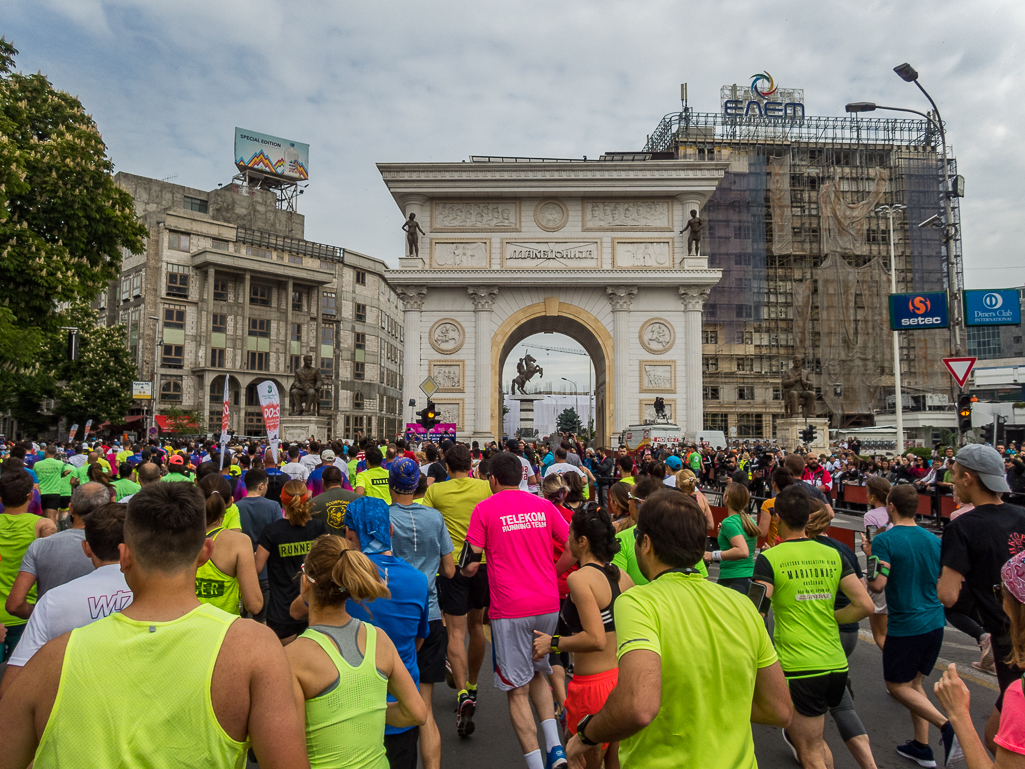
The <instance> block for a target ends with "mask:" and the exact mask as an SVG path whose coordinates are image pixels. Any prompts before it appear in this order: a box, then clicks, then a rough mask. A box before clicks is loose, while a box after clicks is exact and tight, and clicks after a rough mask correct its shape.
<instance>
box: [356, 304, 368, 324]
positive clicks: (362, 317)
mask: <svg viewBox="0 0 1025 769" xmlns="http://www.w3.org/2000/svg"><path fill="white" fill-rule="evenodd" d="M356 320H357V321H359V322H360V323H366V322H367V306H366V305H365V304H359V303H357V304H356Z"/></svg>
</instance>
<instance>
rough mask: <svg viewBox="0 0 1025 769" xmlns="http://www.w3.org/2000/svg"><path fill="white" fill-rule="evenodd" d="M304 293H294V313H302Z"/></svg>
mask: <svg viewBox="0 0 1025 769" xmlns="http://www.w3.org/2000/svg"><path fill="white" fill-rule="evenodd" d="M303 293H304V292H302V291H292V310H293V311H294V312H302V309H303Z"/></svg>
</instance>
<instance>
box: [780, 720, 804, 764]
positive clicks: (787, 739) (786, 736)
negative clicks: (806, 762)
mask: <svg viewBox="0 0 1025 769" xmlns="http://www.w3.org/2000/svg"><path fill="white" fill-rule="evenodd" d="M783 742H785V743H786V744H787V747H788V748H790V752H791V753H793V754H794V761H796V762H797V763H798V765H800V763H801V759H800V758H799V757H798V755H797V748H795V747H794V743H792V742H791V741H790V735H789V734H787V730H786V729H784V730H783Z"/></svg>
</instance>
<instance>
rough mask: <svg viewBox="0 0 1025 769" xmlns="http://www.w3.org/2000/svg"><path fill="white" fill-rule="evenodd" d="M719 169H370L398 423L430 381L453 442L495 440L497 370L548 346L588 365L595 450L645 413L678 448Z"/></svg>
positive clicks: (544, 164)
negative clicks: (391, 261)
mask: <svg viewBox="0 0 1025 769" xmlns="http://www.w3.org/2000/svg"><path fill="white" fill-rule="evenodd" d="M727 167H728V163H724V162H715V161H689V160H652V159H650V158H648V157H646V156H603V157H602V159H600V160H548V159H537V158H471V160H470V161H467V162H461V163H382V164H379V165H378V169H379V170H380V173H381V176H382V177H383V179H384V182H385V184H387V185H388V189H389V191H390V192H391V194H392V196H393V197H394V198H395V202H396V203H397V204H398V207H399V209H400V210H401V212H402V216H401V218H402V219H403V220H405V221H404V222H403V221H401V220H400V218H399V217H398V216H396V244H398V243H400V242H401V243H402V244H403V246H404V254H403V256H402V258H401V259H400V260H399V264H400V266H399V269H397V270H390V271H389V272H388V275H387V278H388V280H389V282H390V283H391V284H392V285H393V286H394V287H395V289H396V291H397V292H398V293H399V296H400V299H401V300H402V303H403V304H402V306H403V311H404V320H405V322H404V341H405V357H404V366H403V374H404V378H403V398H404V400H403V406H404V412H405V413H408V411H409V410H408V408H407V407H406V404H408V403H409V401H410V399H416V400H417V401H418V403H419V404H420V405H421V406H422V404H423V403H424V396H423V394H422V393H421V392H420V391H419V385H420V383H421V382H422V381H423V380H424V379H425V378H426V377H427V376H428V374H430V375H432V376H433V377H434V379H435V381H436V382H437V384H438V387H439V389H438V392H437V394H436V395H434V397H433V400H434V402H435V403H436V405H437V406H438V409H439V411H440V412H441V415H442V418H443V421H452V422H456V423H457V424H458V429H459V434H460V438H465V439H473V440H480V441H486V440H490V439H491V438H501V436H502V397H503V396H502V393H503V382H502V381H501V379H500V376H501V371H502V369H503V365H504V363H505V359H506V357H507V356H508V355H509V353H510V352H511V351H512V349H513V347H514V346H515V345H516V344H518V343H519V342H520V341H522V340H523V339H525V338H526V337H528V336H530V335H532V334H536V333H541V332H549V331H550V332H558V333H562V334H566V335H567V336H570V337H572V338H573V339H575V340H577V341H578V342H579V343H580V344H581V345H582V346H583V347H584V349H585V350H586V351H587V352H588V353H589V354H590V356H591V359H592V361H593V363H594V368H595V372H596V377H595V379H596V381H595V391H594V397H595V411H596V416H597V418H596V420H595V423H596V430H597V433H598V440H599V442H600V444H602V445H609V444H611V443H612V442H613V436H614V435H615V434H616V433H618V432H619V431H621V430H622V429H623V428H624V427H626V426H627V425H630V424H638V423H640V422H642V421H644V420H645V418H649V419H650V418H651V417H652V416H653V415H654V413H653V405H654V401H655V398H658V397H662V398H663V399H664V401H665V406H666V413H667V416H668V417H669V418H670V420H672V421H675V422H676V423H677V424H679V425H680V426H681V427H682V428H683V430H684V433H685V435H687V436H688V437H691V438H693V437H694V435H695V433H696V431H698V430H700V429H701V428H702V392H701V320H702V307H703V305H704V301H705V299H706V297H707V296H708V292H709V289H710V288H711V287H712V286H713V285H715V284H716V283H717V282H718V280H719V277H720V272H719V271H718V270H712V269H709V268H708V256H707V253H708V245H709V239H708V235H709V233H707V232H702V231H701V230H702V224H701V210H702V206H703V205H704V203H705V202H706V201H707V200H708V198H709V197H710V196H711V195H712V193H713V191H714V190H715V188H716V185H717V184H718V183H719V182H720V181H721V180H722V178H723V174H724V172H725V170H726V168H727ZM692 212H695V213H692ZM688 225H689V226H688ZM400 227H401V228H402V229H403V230H405V233H406V234H405V235H404V236H403V235H402V233H401V232H399V228H400ZM695 230H697V233H695ZM681 231H682V232H681ZM696 235H697V237H696ZM400 238H401V239H400ZM688 250H689V252H690V253H688ZM506 384H507V383H506ZM482 445H483V444H482Z"/></svg>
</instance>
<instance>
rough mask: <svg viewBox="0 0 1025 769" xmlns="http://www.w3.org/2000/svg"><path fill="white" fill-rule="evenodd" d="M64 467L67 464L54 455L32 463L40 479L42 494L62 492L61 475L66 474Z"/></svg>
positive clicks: (40, 492)
mask: <svg viewBox="0 0 1025 769" xmlns="http://www.w3.org/2000/svg"><path fill="white" fill-rule="evenodd" d="M64 468H65V464H64V463H63V462H61V461H60V460H59V459H54V458H53V457H47V458H46V459H42V460H40V461H39V462H36V463H35V464H34V465H32V469H33V470H34V471H35V474H36V477H37V478H38V479H39V495H40V496H44V497H45V496H46V495H47V494H60V493H61V476H62V475H63V474H64Z"/></svg>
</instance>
